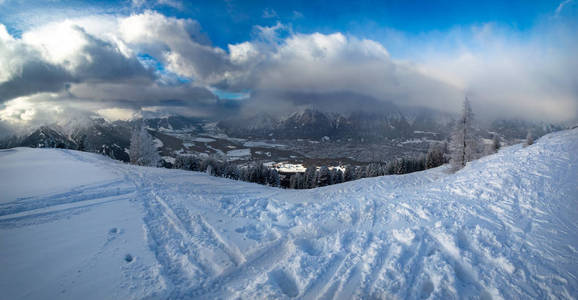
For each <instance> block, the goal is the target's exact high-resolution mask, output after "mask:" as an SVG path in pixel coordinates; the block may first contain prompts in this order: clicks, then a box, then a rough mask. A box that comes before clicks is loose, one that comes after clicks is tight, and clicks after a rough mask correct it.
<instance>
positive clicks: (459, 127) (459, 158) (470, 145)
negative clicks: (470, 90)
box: [450, 98, 477, 171]
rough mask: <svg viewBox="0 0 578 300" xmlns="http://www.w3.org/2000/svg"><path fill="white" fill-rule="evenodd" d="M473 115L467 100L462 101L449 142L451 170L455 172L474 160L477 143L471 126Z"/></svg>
mask: <svg viewBox="0 0 578 300" xmlns="http://www.w3.org/2000/svg"><path fill="white" fill-rule="evenodd" d="M473 118H474V114H473V113H472V107H471V106H470V101H469V100H468V98H466V99H465V100H464V104H463V108H462V115H461V117H460V118H459V119H458V120H457V122H456V126H455V128H454V131H453V133H452V137H451V142H450V151H451V159H450V164H451V165H452V169H453V170H455V171H457V170H459V169H461V168H463V167H465V166H466V163H467V162H469V161H472V160H473V159H474V155H475V153H476V149H477V141H476V139H475V137H474V129H473V126H472V122H473Z"/></svg>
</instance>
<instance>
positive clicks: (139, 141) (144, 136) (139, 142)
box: [129, 124, 161, 167]
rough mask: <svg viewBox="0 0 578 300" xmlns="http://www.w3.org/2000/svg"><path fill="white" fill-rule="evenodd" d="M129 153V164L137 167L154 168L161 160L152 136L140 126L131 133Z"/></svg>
mask: <svg viewBox="0 0 578 300" xmlns="http://www.w3.org/2000/svg"><path fill="white" fill-rule="evenodd" d="M129 153H130V155H129V156H130V162H131V164H135V165H139V166H153V167H156V166H157V165H158V163H159V161H160V160H161V158H160V156H159V153H158V151H157V148H156V146H155V143H154V140H153V138H152V136H151V135H150V134H149V133H148V132H147V130H146V128H145V127H144V126H143V125H142V124H141V125H140V126H137V127H136V128H135V129H134V130H133V132H132V135H131V138H130V149H129Z"/></svg>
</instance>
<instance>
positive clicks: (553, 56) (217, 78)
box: [0, 11, 578, 122]
mask: <svg viewBox="0 0 578 300" xmlns="http://www.w3.org/2000/svg"><path fill="white" fill-rule="evenodd" d="M536 30H538V31H539V32H537V33H536V35H538V36H540V37H546V38H535V37H531V38H530V39H529V41H522V40H523V39H521V38H517V37H516V35H515V34H512V33H510V32H507V31H504V30H501V29H500V28H497V27H496V26H495V25H493V24H484V25H482V26H478V27H474V28H460V29H456V30H454V31H450V32H449V33H447V34H445V35H443V36H441V37H440V33H435V34H432V35H431V36H428V35H422V36H419V37H418V38H417V40H416V39H415V38H414V39H412V38H411V37H406V36H403V35H398V36H396V39H398V41H399V42H400V43H403V44H406V48H407V49H408V52H410V54H411V55H410V56H409V57H406V58H405V59H404V60H401V59H396V58H394V57H392V55H390V53H389V52H388V50H387V49H386V45H384V44H382V43H379V42H376V41H373V40H369V39H360V38H357V37H354V36H348V35H345V34H343V33H333V34H322V33H312V34H298V33H293V32H291V30H290V28H288V27H287V26H285V25H284V24H282V23H280V22H277V23H276V24H275V25H274V26H269V27H267V26H255V31H254V36H253V39H252V40H250V41H245V42H242V43H238V44H231V45H228V47H227V49H226V50H225V49H221V48H219V47H214V46H211V43H210V40H209V38H208V37H207V36H206V35H205V34H203V33H202V30H201V26H200V25H199V23H198V22H196V21H194V20H190V19H178V18H172V17H166V16H164V15H162V14H160V13H158V12H154V11H145V12H143V13H140V14H134V15H131V16H92V17H84V18H81V19H71V20H66V21H62V22H57V23H50V24H46V25H43V26H40V27H36V28H33V29H31V30H29V31H27V32H24V33H23V35H22V38H15V37H13V36H11V35H10V34H9V33H8V32H7V31H6V28H5V27H4V26H3V25H1V24H0V102H1V101H8V100H11V101H8V102H5V104H4V107H0V118H3V119H4V120H12V121H11V122H21V121H18V120H24V121H26V122H32V121H31V118H36V119H38V120H46V119H47V118H49V117H50V116H49V115H50V114H48V115H44V114H43V113H41V112H39V110H38V109H37V108H35V107H34V106H33V105H31V104H30V103H35V102H38V103H39V105H38V108H44V107H46V106H47V104H46V103H57V104H58V105H57V106H58V107H60V109H61V110H63V111H64V110H71V109H72V110H74V111H80V110H82V109H83V108H82V107H84V108H85V109H86V110H88V109H87V108H89V107H90V110H92V111H100V112H102V114H103V115H106V114H108V117H109V118H124V117H127V116H128V115H129V111H130V112H134V111H142V110H151V107H154V111H155V112H159V111H162V110H163V109H166V111H177V112H178V111H179V110H181V111H182V110H183V109H181V107H183V106H186V107H188V108H189V111H188V113H189V114H195V112H193V110H194V109H197V110H198V111H202V114H209V113H211V109H210V108H209V106H210V105H213V104H214V103H215V97H214V96H213V94H212V93H211V92H210V91H209V90H208V89H207V87H215V88H218V89H219V90H221V91H224V92H231V91H237V92H239V91H247V90H250V91H251V92H252V93H251V94H252V95H257V96H259V95H266V96H263V97H262V99H257V100H258V102H257V103H259V105H260V107H261V108H267V107H276V108H283V109H289V108H290V107H291V105H293V104H292V103H291V101H294V98H295V97H293V98H292V99H291V100H288V97H287V95H288V94H293V95H295V94H296V93H302V94H307V93H309V94H328V95H338V93H342V95H348V94H347V93H352V94H355V95H366V96H371V97H373V98H375V99H378V100H386V101H391V102H394V103H396V104H406V105H419V106H427V107H431V108H436V109H442V110H448V111H457V110H458V109H459V103H460V102H461V101H462V99H463V97H464V96H465V95H466V94H469V95H470V96H471V98H472V100H473V101H474V105H476V106H475V108H476V109H477V111H478V112H480V113H481V114H486V115H500V116H504V117H509V116H525V117H530V118H542V119H552V120H564V119H571V118H576V116H577V115H578V111H577V110H578V109H577V106H578V105H577V102H578V100H577V98H578V95H577V90H578V88H577V86H578V83H576V81H575V78H578V76H577V73H576V72H577V71H576V70H578V65H577V64H578V62H577V61H576V60H575V59H574V56H573V54H572V53H571V49H576V46H577V44H578V43H577V42H576V38H575V37H573V36H572V33H573V30H572V28H564V27H562V28H558V27H544V28H538V29H536ZM139 54H148V55H150V56H152V57H154V58H155V59H154V60H150V61H149V63H148V64H147V62H146V61H145V60H143V59H140V60H139V59H137V55H139ZM157 61H158V63H160V64H161V65H162V68H163V72H165V73H168V74H170V76H169V75H162V74H161V75H159V74H158V72H156V73H157V75H156V77H154V76H153V73H154V72H155V70H154V68H155V67H154V65H155V64H156V63H157ZM143 64H144V66H143ZM151 65H152V66H153V67H151ZM171 76H173V77H174V78H176V79H175V80H176V81H175V80H172V81H171V80H169V81H171V82H172V83H171V84H168V82H169V81H167V80H166V79H167V78H168V77H171ZM178 76H182V77H187V78H190V79H191V82H190V83H186V82H185V83H183V82H180V81H179V80H180V79H182V78H179V77H178ZM175 82H178V84H174V83H175ZM253 92H254V93H253ZM289 98H290V97H289ZM335 98H336V99H344V98H346V97H335ZM14 99H18V101H16V100H14ZM259 101H260V102H259ZM304 101H305V102H306V101H315V100H309V99H305V100H304ZM336 101H337V100H336ZM339 101H342V100H339ZM343 101H344V100H343ZM48 111H50V110H48ZM51 115H53V116H61V115H66V114H58V113H53V114H51ZM24 121H22V122H24Z"/></svg>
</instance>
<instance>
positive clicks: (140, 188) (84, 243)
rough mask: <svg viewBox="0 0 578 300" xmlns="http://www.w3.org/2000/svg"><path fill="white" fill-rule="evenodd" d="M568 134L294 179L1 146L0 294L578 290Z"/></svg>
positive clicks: (577, 145) (575, 197) (531, 293)
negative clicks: (378, 171)
mask: <svg viewBox="0 0 578 300" xmlns="http://www.w3.org/2000/svg"><path fill="white" fill-rule="evenodd" d="M577 150H578V129H574V130H571V131H564V132H558V133H554V134H550V135H547V136H545V137H543V138H541V139H540V140H538V141H537V142H536V144H534V145H532V146H529V147H527V148H522V147H521V146H512V147H509V148H506V149H503V150H502V151H500V153H498V154H496V155H492V156H489V157H485V158H483V159H481V160H478V161H475V162H473V163H470V164H469V165H468V166H467V167H466V168H465V169H463V170H461V171H459V172H458V173H456V174H446V173H445V168H444V167H441V168H438V169H433V170H429V171H426V172H419V173H413V174H409V175H402V176H386V177H379V178H371V179H363V180H359V181H355V182H349V183H345V184H340V185H334V186H329V187H325V188H319V189H314V190H299V191H297V190H280V189H275V188H268V187H264V186H259V185H254V184H250V183H243V182H237V181H230V180H226V179H220V178H215V177H209V176H207V175H205V174H201V173H195V172H186V171H177V170H166V169H155V168H146V167H134V166H129V165H125V164H121V163H118V162H116V161H112V160H109V159H107V158H105V157H102V156H98V155H93V154H87V153H81V152H76V151H69V150H56V149H50V150H47V149H25V148H17V149H13V150H2V151H0V191H1V192H0V266H1V267H0V291H1V297H0V298H5V299H20V298H24V299H114V298H116V299H130V298H135V299H142V298H147V299H150V298H152V299H157V298H158V299H166V298H172V299H187V298H200V299H216V298H236V297H240V298H243V299H261V298H290V297H295V298H302V299H331V298H334V299H352V298H402V299H403V298H443V299H451V298H460V299H463V298H469V297H474V298H482V299H490V298H493V299H499V298H504V299H528V298H540V299H543V298H576V296H577V295H578V279H577V278H578V235H577V232H578V228H577V225H578V208H577V207H578V180H577V178H578V159H577V154H576V153H577Z"/></svg>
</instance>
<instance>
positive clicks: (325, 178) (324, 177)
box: [318, 166, 331, 186]
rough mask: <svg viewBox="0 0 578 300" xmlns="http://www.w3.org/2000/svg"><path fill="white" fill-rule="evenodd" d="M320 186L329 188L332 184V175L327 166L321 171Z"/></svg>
mask: <svg viewBox="0 0 578 300" xmlns="http://www.w3.org/2000/svg"><path fill="white" fill-rule="evenodd" d="M318 182H319V184H318V186H328V185H330V184H331V175H330V173H329V168H327V166H323V167H321V168H320V169H319V179H318Z"/></svg>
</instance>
